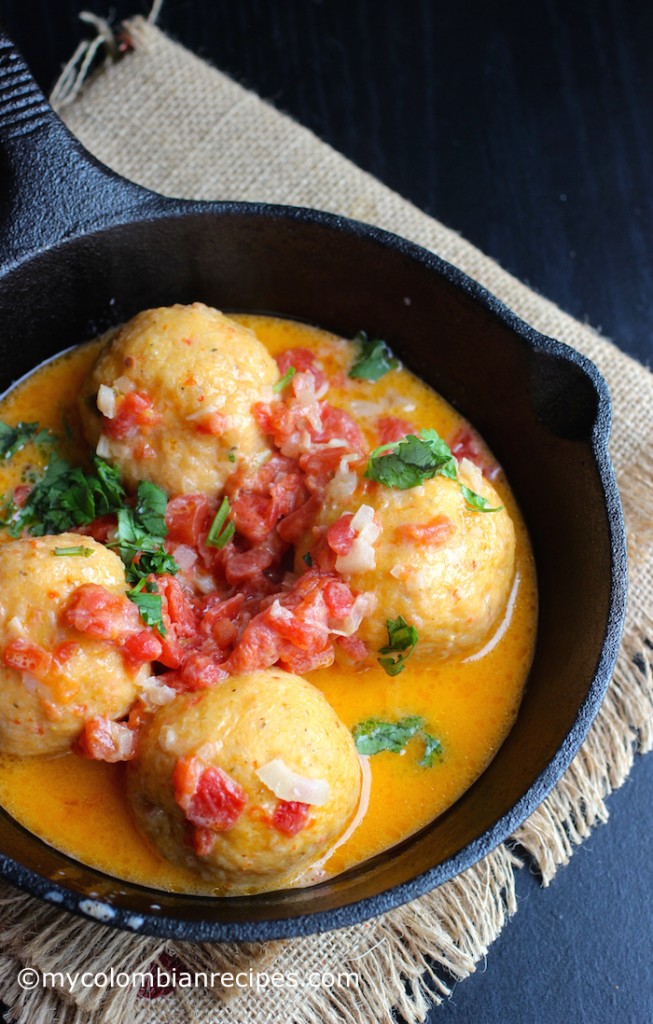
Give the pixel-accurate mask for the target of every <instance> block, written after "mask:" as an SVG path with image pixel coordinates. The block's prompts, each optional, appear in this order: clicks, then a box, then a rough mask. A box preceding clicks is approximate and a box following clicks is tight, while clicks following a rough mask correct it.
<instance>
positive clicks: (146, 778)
mask: <svg viewBox="0 0 653 1024" xmlns="http://www.w3.org/2000/svg"><path fill="white" fill-rule="evenodd" d="M360 787H361V769H360V762H359V759H358V755H357V753H356V748H355V746H354V742H353V739H352V736H351V734H350V732H349V730H348V729H347V728H346V726H345V725H344V724H343V723H342V722H341V720H340V719H339V718H338V716H337V714H336V712H335V711H334V710H333V708H332V707H331V705H330V704H329V703H328V701H327V700H326V699H325V697H324V696H323V695H322V694H321V693H320V691H319V690H317V689H316V688H315V687H313V686H311V685H310V684H309V683H307V682H306V680H304V679H302V678H301V677H299V676H296V675H292V674H291V673H288V672H284V671H282V670H281V669H276V668H271V669H267V670H266V671H259V672H252V673H248V674H245V675H242V676H233V677H231V678H229V679H226V680H225V681H224V682H223V683H220V684H218V685H217V686H215V687H213V688H211V689H208V690H203V691H201V692H198V693H188V694H183V695H181V696H179V697H177V698H176V699H175V700H174V701H173V702H172V703H171V704H169V705H167V706H166V707H164V708H162V709H161V710H159V711H158V712H157V713H156V715H155V716H154V718H153V719H152V721H151V722H150V723H149V725H147V726H146V727H145V730H144V733H143V735H142V737H141V742H140V748H139V754H138V757H137V759H136V760H135V761H133V762H131V763H130V765H129V769H128V796H129V800H130V804H131V807H132V810H133V812H134V814H135V817H136V821H137V823H138V825H139V827H140V828H141V830H142V831H143V832H144V833H145V835H146V836H147V837H148V838H149V839H150V840H151V841H152V842H153V843H154V845H155V846H156V847H157V848H158V849H159V851H160V852H161V853H162V854H163V856H164V857H166V858H167V859H168V860H169V861H171V862H172V863H174V864H178V865H181V866H184V867H187V868H190V869H191V870H192V871H193V872H194V873H196V874H198V875H200V876H201V877H203V878H205V879H207V880H209V881H211V882H212V883H214V884H215V885H216V886H217V887H219V889H220V891H221V892H225V893H227V894H238V893H244V892H256V891H264V890H270V889H273V888H275V887H277V886H280V885H285V884H288V882H289V881H291V880H292V879H293V878H295V877H296V876H297V875H299V874H300V873H301V872H302V871H303V870H304V869H305V868H306V867H307V866H308V865H309V864H310V863H311V862H313V861H314V860H316V859H317V858H318V857H320V856H321V855H323V854H324V853H325V852H326V851H327V850H328V848H329V847H330V845H331V844H332V843H333V842H334V840H336V839H337V837H338V836H339V835H340V834H341V833H342V832H343V830H344V829H345V827H346V825H347V824H348V822H349V820H350V819H351V817H352V815H353V814H354V812H355V810H356V808H357V806H358V802H359V798H360Z"/></svg>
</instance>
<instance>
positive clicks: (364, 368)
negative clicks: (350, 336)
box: [348, 331, 399, 380]
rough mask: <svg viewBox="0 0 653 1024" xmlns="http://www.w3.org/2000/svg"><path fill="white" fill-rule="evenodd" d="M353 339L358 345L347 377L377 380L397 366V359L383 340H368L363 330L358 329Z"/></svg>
mask: <svg viewBox="0 0 653 1024" xmlns="http://www.w3.org/2000/svg"><path fill="white" fill-rule="evenodd" d="M354 341H355V342H356V343H357V344H358V345H359V352H358V356H357V357H356V361H355V362H354V365H353V366H352V368H351V370H350V371H349V374H348V376H349V377H352V378H353V379H355V380H356V379H359V380H379V379H380V378H381V377H384V376H385V374H386V373H389V372H390V370H396V369H397V367H398V366H399V360H398V359H395V357H394V356H393V354H392V352H391V351H390V349H389V347H388V345H387V344H386V342H385V341H381V340H380V339H378V338H377V339H376V340H375V341H370V339H369V338H368V337H367V334H366V333H365V331H359V332H358V334H357V335H356V337H355V338H354Z"/></svg>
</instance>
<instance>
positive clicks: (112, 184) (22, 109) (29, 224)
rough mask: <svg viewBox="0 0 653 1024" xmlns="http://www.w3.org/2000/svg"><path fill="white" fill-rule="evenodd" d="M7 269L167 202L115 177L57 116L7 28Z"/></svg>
mask: <svg viewBox="0 0 653 1024" xmlns="http://www.w3.org/2000/svg"><path fill="white" fill-rule="evenodd" d="M0 196H1V197H2V202H1V205H0V264H1V266H0V270H4V269H7V268H8V267H9V266H11V265H13V264H14V263H16V262H17V261H19V260H21V259H22V258H23V257H24V256H26V255H28V254H31V253H34V252H36V251H38V250H40V249H43V248H47V247H49V246H51V245H54V244H56V243H57V242H61V241H63V240H64V239H66V238H70V237H72V236H74V235H77V234H79V233H81V232H86V231H88V230H93V229H94V228H105V227H111V226H112V225H115V224H120V223H124V222H125V220H126V219H127V216H128V215H130V214H131V215H133V214H134V212H135V211H137V210H138V211H141V212H142V213H143V214H144V215H146V214H147V211H148V208H152V207H154V206H155V205H156V204H157V202H158V203H159V204H160V203H161V197H160V196H157V195H155V193H153V192H148V191H147V189H144V188H141V187H140V186H139V185H135V184H133V182H130V181H126V180H125V179H124V178H121V177H119V176H118V175H117V174H114V173H113V172H112V171H110V170H109V169H108V168H106V167H104V166H103V165H102V164H100V163H99V162H98V161H97V160H95V158H94V157H93V156H91V154H90V153H88V152H87V151H86V150H85V149H84V148H83V147H82V145H81V144H80V143H79V142H78V141H77V140H76V139H75V137H74V136H73V135H72V134H71V133H70V132H69V131H68V129H67V128H66V127H65V125H64V124H63V122H62V121H61V120H60V119H59V118H58V117H57V115H56V114H55V113H54V111H53V110H52V108H51V107H50V105H49V103H48V102H47V100H46V98H45V96H44V95H43V93H42V92H41V90H40V89H39V87H38V85H37V84H36V82H35V81H34V79H33V77H32V75H31V73H30V71H29V69H28V67H27V64H26V63H25V61H24V60H23V58H22V57H21V55H20V54H19V52H18V50H17V49H16V47H15V46H14V44H13V43H12V41H11V40H10V38H9V37H8V36H7V34H6V32H5V31H4V29H3V28H2V26H1V25H0Z"/></svg>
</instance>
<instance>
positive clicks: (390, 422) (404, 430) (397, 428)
mask: <svg viewBox="0 0 653 1024" xmlns="http://www.w3.org/2000/svg"><path fill="white" fill-rule="evenodd" d="M376 429H377V430H378V432H379V442H380V444H392V442H393V441H401V440H402V439H403V438H404V437H405V436H406V434H414V433H415V427H414V426H413V424H412V423H409V422H408V420H402V419H400V418H399V417H398V416H379V418H378V420H377V421H376Z"/></svg>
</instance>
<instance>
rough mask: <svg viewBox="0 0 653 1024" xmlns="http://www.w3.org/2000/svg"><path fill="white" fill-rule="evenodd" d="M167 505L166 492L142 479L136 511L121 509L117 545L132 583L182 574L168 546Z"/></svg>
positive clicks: (134, 509) (119, 511) (137, 492)
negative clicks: (165, 545)
mask: <svg viewBox="0 0 653 1024" xmlns="http://www.w3.org/2000/svg"><path fill="white" fill-rule="evenodd" d="M167 503H168V499H167V497H166V494H165V491H162V490H161V488H160V487H157V486H156V484H152V483H150V482H149V481H147V480H141V482H140V483H139V485H138V490H137V491H136V504H135V506H134V508H126V507H123V508H121V509H119V510H118V535H117V542H116V543H117V546H118V550H119V551H120V557H121V558H122V560H123V562H124V563H125V571H126V574H127V579H128V580H129V581H130V582H131V583H135V582H137V581H138V580H140V579H144V578H145V577H147V576H150V575H151V574H153V575H155V576H159V575H161V574H162V573H170V574H171V575H174V574H175V573H176V572H178V571H179V566H178V565H177V563H176V562H175V560H174V558H173V556H172V555H170V554H168V552H167V551H166V550H165V547H164V540H165V537H166V534H167V532H168V530H167V527H166V524H165V513H166V507H167Z"/></svg>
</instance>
